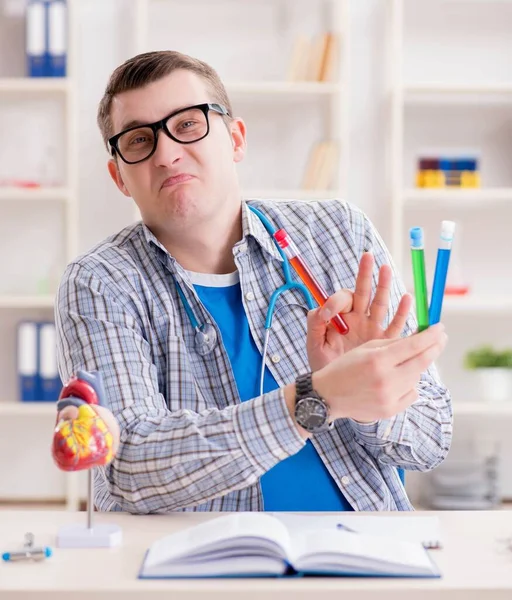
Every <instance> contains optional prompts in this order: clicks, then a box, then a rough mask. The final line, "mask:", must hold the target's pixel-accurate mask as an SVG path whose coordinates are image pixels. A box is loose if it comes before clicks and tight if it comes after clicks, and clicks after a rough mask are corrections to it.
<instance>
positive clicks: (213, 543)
mask: <svg viewBox="0 0 512 600" xmlns="http://www.w3.org/2000/svg"><path fill="white" fill-rule="evenodd" d="M269 542H270V544H269ZM239 543H241V544H240V545H242V546H243V552H244V553H249V551H250V550H249V548H252V547H254V549H255V550H258V549H263V550H265V549H267V551H268V552H269V554H270V555H271V556H275V555H276V554H279V555H280V556H282V558H283V559H284V558H285V556H286V555H287V553H288V550H289V545H290V539H289V535H288V531H287V529H286V527H285V526H284V525H283V524H282V523H281V522H280V521H279V520H278V519H276V518H275V517H272V516H270V515H265V514H264V513H249V512H247V513H235V514H229V515H225V516H221V517H217V518H214V519H212V520H210V521H207V522H206V523H201V524H200V525H196V526H194V527H190V528H188V529H184V530H183V531H178V532H176V533H173V534H171V535H168V536H166V537H164V538H161V539H160V540H157V541H156V542H155V543H154V544H153V545H152V546H151V548H150V549H149V552H148V554H147V556H146V561H145V564H146V565H147V566H148V567H152V566H155V565H162V564H165V563H169V562H173V561H176V560H184V559H186V558H187V557H191V556H194V555H197V554H201V555H203V557H204V558H206V557H207V555H208V554H212V555H214V554H215V550H216V549H225V548H227V547H230V548H232V549H233V550H236V548H237V545H238V544H239ZM274 546H275V549H274V552H272V551H271V550H270V549H269V548H272V547H274ZM260 553H261V550H260Z"/></svg>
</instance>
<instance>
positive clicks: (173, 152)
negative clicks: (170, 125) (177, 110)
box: [153, 130, 184, 167]
mask: <svg viewBox="0 0 512 600" xmlns="http://www.w3.org/2000/svg"><path fill="white" fill-rule="evenodd" d="M183 150H184V149H183V144H180V143H179V142H175V141H174V140H173V139H171V138H170V137H169V136H168V135H167V134H166V133H165V132H164V131H162V130H160V131H159V132H158V139H157V145H156V150H155V153H154V154H153V161H154V162H155V164H156V166H157V167H161V166H164V167H167V166H170V165H172V164H174V163H175V162H176V161H178V160H180V159H181V158H182V156H183Z"/></svg>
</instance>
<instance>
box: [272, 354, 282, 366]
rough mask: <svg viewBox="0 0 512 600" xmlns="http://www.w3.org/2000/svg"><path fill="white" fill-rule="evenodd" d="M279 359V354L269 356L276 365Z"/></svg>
mask: <svg viewBox="0 0 512 600" xmlns="http://www.w3.org/2000/svg"><path fill="white" fill-rule="evenodd" d="M280 360H281V357H280V356H279V354H274V355H273V356H272V358H271V361H272V362H273V363H274V364H275V365H276V364H277V363H278V362H279V361H280Z"/></svg>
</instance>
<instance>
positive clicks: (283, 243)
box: [274, 229, 290, 249]
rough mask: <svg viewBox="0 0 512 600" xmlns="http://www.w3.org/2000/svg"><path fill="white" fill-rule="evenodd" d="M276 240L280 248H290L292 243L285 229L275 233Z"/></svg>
mask: <svg viewBox="0 0 512 600" xmlns="http://www.w3.org/2000/svg"><path fill="white" fill-rule="evenodd" d="M274 239H275V240H276V242H277V243H278V244H279V247H280V248H283V249H284V248H286V247H288V246H289V244H290V242H289V240H288V234H287V233H286V230H285V229H279V230H277V231H276V232H275V233H274Z"/></svg>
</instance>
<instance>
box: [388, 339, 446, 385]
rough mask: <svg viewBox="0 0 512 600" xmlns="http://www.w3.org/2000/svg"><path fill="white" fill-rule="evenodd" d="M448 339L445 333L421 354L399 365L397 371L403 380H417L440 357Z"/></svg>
mask: <svg viewBox="0 0 512 600" xmlns="http://www.w3.org/2000/svg"><path fill="white" fill-rule="evenodd" d="M447 340H448V337H447V335H446V334H445V333H443V334H442V337H441V339H440V340H438V341H436V342H435V343H434V344H432V345H431V346H429V347H427V348H425V349H424V350H423V351H422V352H421V353H420V354H417V355H416V356H414V357H413V358H410V359H409V360H406V361H405V362H403V363H402V364H401V365H399V366H398V367H397V371H396V372H397V375H398V376H399V377H400V378H401V379H403V381H408V380H409V379H410V380H414V381H416V380H417V379H418V378H419V376H420V375H421V373H423V371H425V370H426V369H427V368H428V367H429V366H430V365H431V364H432V363H433V362H434V361H435V360H436V359H437V358H438V357H439V355H440V354H441V353H442V351H443V350H444V347H445V346H446V342H447Z"/></svg>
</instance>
